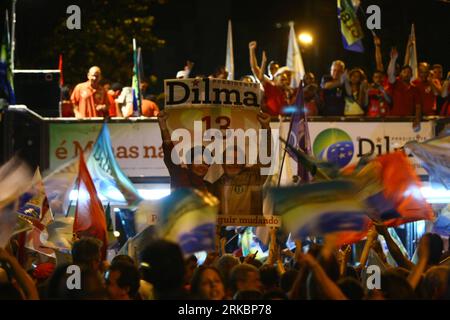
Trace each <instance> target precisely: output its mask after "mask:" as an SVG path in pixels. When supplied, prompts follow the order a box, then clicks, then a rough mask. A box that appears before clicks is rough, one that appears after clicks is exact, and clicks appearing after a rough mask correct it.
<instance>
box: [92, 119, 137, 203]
mask: <svg viewBox="0 0 450 320" xmlns="http://www.w3.org/2000/svg"><path fill="white" fill-rule="evenodd" d="M87 166H88V168H89V172H90V174H91V177H92V180H93V181H94V184H95V188H96V189H97V192H98V193H99V195H101V196H102V197H103V198H105V199H107V200H108V201H110V202H111V203H116V204H122V205H127V206H135V205H137V204H138V203H139V202H140V201H141V200H142V198H141V197H140V196H139V193H138V191H137V189H136V188H135V187H134V185H133V183H132V182H131V181H130V180H129V179H128V177H127V176H126V175H125V174H124V173H123V171H122V170H121V169H120V166H119V164H118V163H117V160H116V158H115V157H114V152H113V149H112V145H111V138H110V134H109V130H108V125H107V124H106V123H104V124H103V126H102V129H101V130H100V133H99V135H98V137H97V141H96V142H95V144H94V147H93V149H92V152H91V154H90V156H89V158H88V161H87Z"/></svg>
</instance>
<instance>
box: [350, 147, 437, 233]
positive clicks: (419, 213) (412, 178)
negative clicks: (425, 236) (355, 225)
mask: <svg viewBox="0 0 450 320" xmlns="http://www.w3.org/2000/svg"><path fill="white" fill-rule="evenodd" d="M354 181H355V184H356V185H358V187H359V196H360V198H363V199H365V201H366V204H367V205H368V206H369V207H370V208H371V209H372V210H371V211H370V213H371V218H373V219H376V220H379V221H383V223H384V224H385V225H386V226H388V227H395V226H399V225H401V224H404V223H407V222H413V221H418V220H432V219H433V210H432V208H431V206H430V205H429V204H428V202H427V201H426V199H425V198H424V196H423V195H422V192H421V191H420V188H421V182H420V179H419V177H418V176H417V174H416V172H415V170H414V168H413V166H412V165H411V163H410V162H409V160H408V158H407V156H406V155H405V154H404V153H403V152H402V151H397V152H393V153H389V154H384V155H381V156H379V157H377V158H375V159H374V160H372V161H370V162H369V164H368V165H367V166H365V167H364V168H362V169H361V170H360V171H359V172H357V173H356V174H355V175H354Z"/></svg>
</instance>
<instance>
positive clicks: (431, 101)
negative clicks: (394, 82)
mask: <svg viewBox="0 0 450 320" xmlns="http://www.w3.org/2000/svg"><path fill="white" fill-rule="evenodd" d="M412 83H413V84H414V85H415V86H416V87H417V90H418V93H419V98H420V103H421V104H422V115H424V116H434V115H436V112H437V106H436V95H435V94H434V92H433V89H432V88H431V85H430V84H429V83H427V82H423V81H422V80H420V79H416V80H414V81H413V82H412Z"/></svg>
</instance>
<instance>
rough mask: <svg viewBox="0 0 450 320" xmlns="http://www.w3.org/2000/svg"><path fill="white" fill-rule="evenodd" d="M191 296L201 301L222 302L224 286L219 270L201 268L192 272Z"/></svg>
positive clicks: (208, 267)
mask: <svg viewBox="0 0 450 320" xmlns="http://www.w3.org/2000/svg"><path fill="white" fill-rule="evenodd" d="M191 294H192V296H193V297H194V298H198V299H201V300H223V299H224V298H225V286H224V283H223V280H222V277H221V275H220V272H219V270H217V269H216V268H215V267H211V266H201V267H199V268H197V269H196V270H195V272H194V275H193V277H192V281H191Z"/></svg>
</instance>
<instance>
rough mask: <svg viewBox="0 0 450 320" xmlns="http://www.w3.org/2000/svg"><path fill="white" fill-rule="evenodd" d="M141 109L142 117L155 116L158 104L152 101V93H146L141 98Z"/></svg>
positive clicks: (157, 111) (157, 112)
mask: <svg viewBox="0 0 450 320" xmlns="http://www.w3.org/2000/svg"><path fill="white" fill-rule="evenodd" d="M141 109H142V115H143V116H144V117H157V116H158V114H159V108H158V105H157V104H156V103H155V102H154V101H153V96H152V95H146V96H145V97H144V99H142V105H141Z"/></svg>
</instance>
